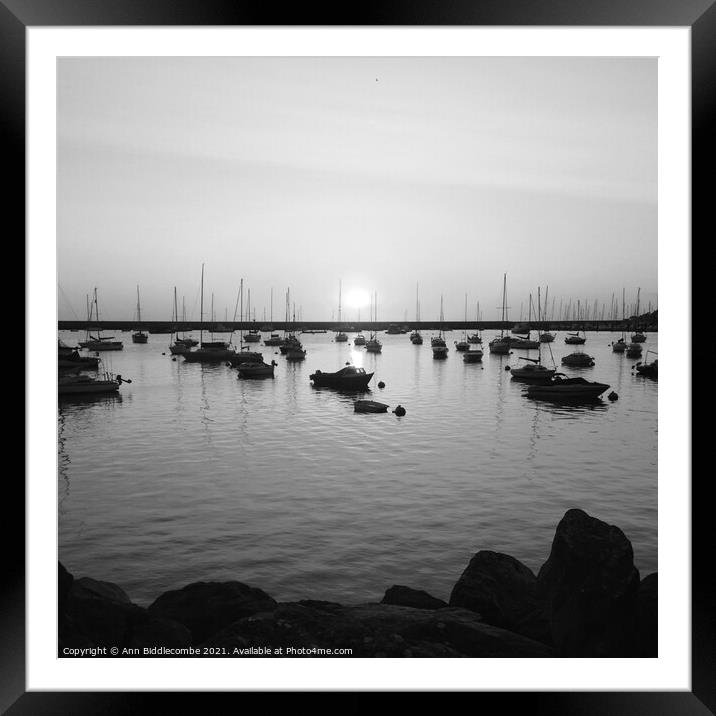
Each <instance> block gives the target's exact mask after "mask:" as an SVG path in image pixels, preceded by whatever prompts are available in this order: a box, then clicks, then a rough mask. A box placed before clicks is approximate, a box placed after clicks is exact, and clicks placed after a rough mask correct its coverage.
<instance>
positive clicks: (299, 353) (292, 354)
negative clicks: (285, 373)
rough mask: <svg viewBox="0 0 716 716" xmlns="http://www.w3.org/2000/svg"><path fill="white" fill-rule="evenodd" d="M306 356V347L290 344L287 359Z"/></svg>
mask: <svg viewBox="0 0 716 716" xmlns="http://www.w3.org/2000/svg"><path fill="white" fill-rule="evenodd" d="M305 357H306V349H305V348H302V347H300V346H289V348H288V350H287V351H286V360H303V359H304V358H305Z"/></svg>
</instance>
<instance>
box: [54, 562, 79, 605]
mask: <svg viewBox="0 0 716 716" xmlns="http://www.w3.org/2000/svg"><path fill="white" fill-rule="evenodd" d="M57 565H58V568H57V610H58V612H59V613H60V614H62V613H64V612H65V611H66V609H67V597H68V595H69V593H70V589H71V588H72V582H74V579H75V578H74V577H73V576H72V575H71V574H70V573H69V572H68V571H67V570H66V569H65V567H64V565H63V564H62V562H58V563H57Z"/></svg>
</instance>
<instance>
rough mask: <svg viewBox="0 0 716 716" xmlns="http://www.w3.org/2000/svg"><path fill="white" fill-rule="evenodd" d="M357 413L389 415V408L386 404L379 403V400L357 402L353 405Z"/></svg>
mask: <svg viewBox="0 0 716 716" xmlns="http://www.w3.org/2000/svg"><path fill="white" fill-rule="evenodd" d="M353 408H354V409H355V412H356V413H387V412H388V406H387V405H386V404H385V403H379V402H378V401H377V400H356V401H355V403H353Z"/></svg>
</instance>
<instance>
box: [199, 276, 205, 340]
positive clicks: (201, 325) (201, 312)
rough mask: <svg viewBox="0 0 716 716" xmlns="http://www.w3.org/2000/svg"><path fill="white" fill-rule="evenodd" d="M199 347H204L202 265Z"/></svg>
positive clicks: (202, 277)
mask: <svg viewBox="0 0 716 716" xmlns="http://www.w3.org/2000/svg"><path fill="white" fill-rule="evenodd" d="M199 345H200V346H201V347H202V348H203V347H204V264H202V265H201V301H200V303H199Z"/></svg>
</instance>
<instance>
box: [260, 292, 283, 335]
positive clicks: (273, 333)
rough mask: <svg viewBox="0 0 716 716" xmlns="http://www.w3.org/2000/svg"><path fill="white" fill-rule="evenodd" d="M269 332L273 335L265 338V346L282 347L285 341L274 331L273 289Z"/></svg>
mask: <svg viewBox="0 0 716 716" xmlns="http://www.w3.org/2000/svg"><path fill="white" fill-rule="evenodd" d="M268 330H269V331H270V332H271V335H270V336H269V337H268V338H264V345H265V346H280V345H281V342H282V340H283V339H282V338H281V336H279V334H278V333H275V332H274V330H273V288H272V289H271V323H270V324H269V328H268Z"/></svg>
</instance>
